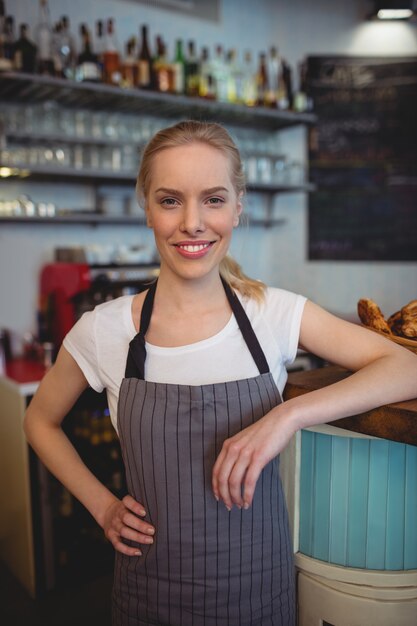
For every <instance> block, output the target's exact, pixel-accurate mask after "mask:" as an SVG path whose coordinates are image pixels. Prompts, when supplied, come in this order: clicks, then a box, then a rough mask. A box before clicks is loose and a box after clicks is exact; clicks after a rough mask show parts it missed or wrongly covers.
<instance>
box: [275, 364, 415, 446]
mask: <svg viewBox="0 0 417 626" xmlns="http://www.w3.org/2000/svg"><path fill="white" fill-rule="evenodd" d="M350 374H351V372H349V371H348V370H345V369H343V368H341V367H338V366H333V365H329V366H327V367H323V368H318V369H314V370H304V371H302V372H292V373H290V374H289V376H288V381H287V384H286V387H285V389H284V400H289V399H291V398H295V397H297V396H299V395H302V394H305V393H308V392H309V391H314V390H315V389H321V388H322V387H326V386H327V385H331V384H333V383H335V382H338V381H339V380H343V379H344V378H346V377H347V376H350ZM329 423H330V424H331V425H332V426H336V427H338V428H344V429H345V430H350V431H353V432H356V433H361V434H363V435H371V436H373V437H380V438H382V439H389V440H391V441H398V442H400V443H407V444H411V445H413V446H417V398H416V399H414V400H408V401H407V402H397V403H394V404H388V405H384V406H380V407H378V408H375V409H372V410H371V411H366V412H365V413H360V414H359V415H353V416H351V417H345V418H343V419H339V420H335V421H333V422H329Z"/></svg>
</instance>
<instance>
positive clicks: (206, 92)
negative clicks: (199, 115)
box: [199, 47, 216, 100]
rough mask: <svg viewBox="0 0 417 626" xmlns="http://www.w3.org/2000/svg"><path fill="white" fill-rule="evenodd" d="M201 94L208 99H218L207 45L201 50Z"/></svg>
mask: <svg viewBox="0 0 417 626" xmlns="http://www.w3.org/2000/svg"><path fill="white" fill-rule="evenodd" d="M199 96H200V97H201V98H206V99H207V100H215V99H216V91H215V86H214V77H213V65H212V63H211V61H210V53H209V49H208V48H206V47H204V48H202V50H201V62H200V84H199Z"/></svg>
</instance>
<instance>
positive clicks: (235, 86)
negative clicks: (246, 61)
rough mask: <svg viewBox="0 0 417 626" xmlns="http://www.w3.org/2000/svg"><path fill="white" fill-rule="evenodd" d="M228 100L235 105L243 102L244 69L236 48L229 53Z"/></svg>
mask: <svg viewBox="0 0 417 626" xmlns="http://www.w3.org/2000/svg"><path fill="white" fill-rule="evenodd" d="M227 77H228V82H227V100H228V102H232V103H234V104H240V103H242V102H243V68H242V67H241V66H240V64H239V62H238V58H237V52H236V50H235V49H234V48H232V49H231V50H229V52H228V53H227Z"/></svg>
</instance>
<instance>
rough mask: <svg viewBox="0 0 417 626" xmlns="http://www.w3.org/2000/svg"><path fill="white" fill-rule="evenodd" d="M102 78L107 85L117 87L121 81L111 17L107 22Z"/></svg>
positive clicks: (117, 49)
mask: <svg viewBox="0 0 417 626" xmlns="http://www.w3.org/2000/svg"><path fill="white" fill-rule="evenodd" d="M103 78H104V82H105V83H107V84H108V85H119V84H120V80H121V74H120V55H119V45H118V41H117V37H116V29H115V24H114V19H113V18H112V17H109V18H108V20H107V29H106V36H105V48H104V53H103Z"/></svg>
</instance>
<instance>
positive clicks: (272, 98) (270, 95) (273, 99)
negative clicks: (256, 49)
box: [265, 46, 281, 108]
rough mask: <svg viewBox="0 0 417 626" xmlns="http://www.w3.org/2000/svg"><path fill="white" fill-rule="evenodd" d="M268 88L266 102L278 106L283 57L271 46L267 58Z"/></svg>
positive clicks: (271, 105) (268, 104)
mask: <svg viewBox="0 0 417 626" xmlns="http://www.w3.org/2000/svg"><path fill="white" fill-rule="evenodd" d="M267 74H268V79H267V83H268V86H267V89H266V92H265V104H266V105H267V106H270V107H274V108H275V107H277V106H278V97H279V88H280V81H281V59H280V58H279V56H278V49H277V48H276V47H275V46H271V48H270V50H269V56H268V59H267Z"/></svg>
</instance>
